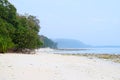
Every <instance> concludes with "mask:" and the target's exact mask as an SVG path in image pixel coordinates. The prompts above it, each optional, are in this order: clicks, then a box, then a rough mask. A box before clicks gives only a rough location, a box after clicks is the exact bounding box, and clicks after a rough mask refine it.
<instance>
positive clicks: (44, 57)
mask: <svg viewBox="0 0 120 80" xmlns="http://www.w3.org/2000/svg"><path fill="white" fill-rule="evenodd" d="M0 80H120V64H118V63H113V62H110V61H105V60H101V59H89V58H86V57H78V56H68V55H66V56H65V55H58V54H45V53H44V54H42V53H41V54H35V55H27V54H0Z"/></svg>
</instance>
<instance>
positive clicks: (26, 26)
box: [13, 15, 42, 51]
mask: <svg viewBox="0 0 120 80" xmlns="http://www.w3.org/2000/svg"><path fill="white" fill-rule="evenodd" d="M17 19H18V22H19V26H18V27H17V29H16V31H15V34H14V39H13V42H14V43H15V44H16V46H17V47H16V50H20V51H22V50H25V49H29V50H33V49H35V48H38V47H40V46H41V45H42V43H41V41H40V39H39V36H38V32H39V29H40V26H39V24H38V22H37V21H36V20H38V19H36V18H35V17H33V16H32V18H31V17H29V16H25V15H18V16H17Z"/></svg>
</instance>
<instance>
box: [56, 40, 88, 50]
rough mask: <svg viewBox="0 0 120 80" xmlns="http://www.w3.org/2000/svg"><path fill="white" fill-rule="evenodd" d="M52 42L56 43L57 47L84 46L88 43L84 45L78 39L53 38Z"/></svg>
mask: <svg viewBox="0 0 120 80" xmlns="http://www.w3.org/2000/svg"><path fill="white" fill-rule="evenodd" d="M54 42H56V43H57V47H58V48H86V47H90V45H86V44H84V43H83V42H81V41H79V40H74V39H55V40H54Z"/></svg>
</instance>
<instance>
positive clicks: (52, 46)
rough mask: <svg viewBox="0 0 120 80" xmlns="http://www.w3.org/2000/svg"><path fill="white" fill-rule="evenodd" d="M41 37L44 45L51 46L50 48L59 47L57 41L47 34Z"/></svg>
mask: <svg viewBox="0 0 120 80" xmlns="http://www.w3.org/2000/svg"><path fill="white" fill-rule="evenodd" d="M40 39H41V40H42V42H43V46H42V47H50V48H57V43H55V42H53V41H52V40H51V39H49V38H47V37H45V36H43V35H42V36H40Z"/></svg>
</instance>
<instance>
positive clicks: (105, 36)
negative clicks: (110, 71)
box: [9, 0, 120, 45]
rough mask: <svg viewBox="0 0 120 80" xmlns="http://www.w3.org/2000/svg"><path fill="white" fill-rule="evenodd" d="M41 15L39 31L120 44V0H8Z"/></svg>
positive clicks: (95, 42)
mask: <svg viewBox="0 0 120 80" xmlns="http://www.w3.org/2000/svg"><path fill="white" fill-rule="evenodd" d="M9 1H10V2H11V3H12V4H14V5H15V7H16V8H17V12H18V13H20V14H24V13H28V14H31V15H34V16H36V17H37V18H39V19H40V25H41V30H40V33H39V34H40V35H45V36H47V37H49V38H51V39H58V38H64V39H75V40H79V41H82V42H84V43H86V44H89V45H120V37H119V34H120V31H119V30H120V11H119V8H120V5H119V3H120V0H100V1H99V0H30V1H27V0H19V1H18V0H9Z"/></svg>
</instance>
